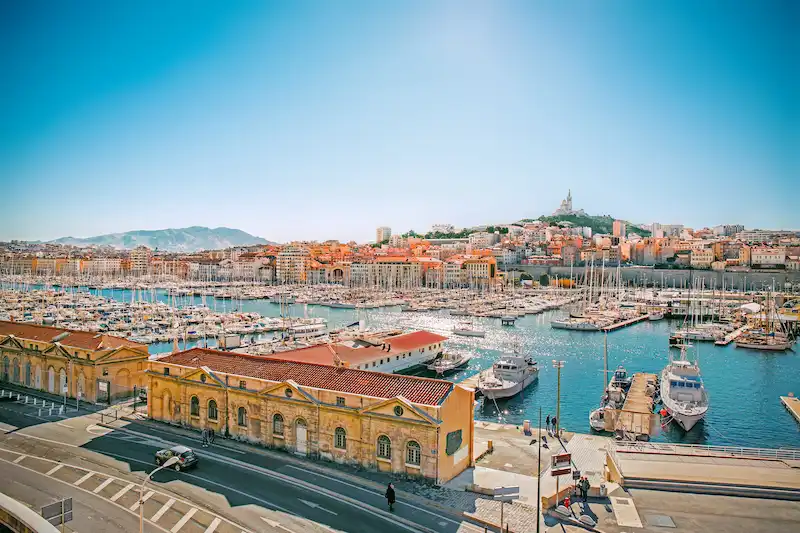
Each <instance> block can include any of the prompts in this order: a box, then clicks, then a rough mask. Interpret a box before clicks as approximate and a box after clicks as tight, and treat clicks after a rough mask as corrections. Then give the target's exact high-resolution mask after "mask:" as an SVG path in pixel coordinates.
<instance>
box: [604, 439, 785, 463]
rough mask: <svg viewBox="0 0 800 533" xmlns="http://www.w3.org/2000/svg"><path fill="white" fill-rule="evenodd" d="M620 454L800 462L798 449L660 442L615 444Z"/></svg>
mask: <svg viewBox="0 0 800 533" xmlns="http://www.w3.org/2000/svg"><path fill="white" fill-rule="evenodd" d="M614 447H615V449H616V451H618V452H639V453H662V454H669V455H695V456H703V457H743V458H749V459H773V460H781V461H798V460H800V449H798V448H747V447H744V446H709V445H703V444H668V443H658V442H624V441H623V442H615V443H614Z"/></svg>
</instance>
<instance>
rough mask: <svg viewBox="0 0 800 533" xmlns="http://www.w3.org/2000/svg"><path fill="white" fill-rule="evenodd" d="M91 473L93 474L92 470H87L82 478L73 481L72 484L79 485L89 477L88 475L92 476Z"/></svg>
mask: <svg viewBox="0 0 800 533" xmlns="http://www.w3.org/2000/svg"><path fill="white" fill-rule="evenodd" d="M93 475H94V472H89V473H88V474H86V475H85V476H83V477H82V478H80V479H79V480H78V481H76V482H75V483H73V485H75V486H76V487H77V486H78V485H80V484H81V483H83V482H84V481H86V480H87V479H89V478H90V477H92V476H93Z"/></svg>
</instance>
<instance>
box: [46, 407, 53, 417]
mask: <svg viewBox="0 0 800 533" xmlns="http://www.w3.org/2000/svg"><path fill="white" fill-rule="evenodd" d="M47 416H53V408H52V407H51V408H50V412H49V413H47Z"/></svg>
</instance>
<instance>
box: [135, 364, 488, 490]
mask: <svg viewBox="0 0 800 533" xmlns="http://www.w3.org/2000/svg"><path fill="white" fill-rule="evenodd" d="M149 366H150V368H149V370H148V372H147V374H148V386H149V393H148V405H147V407H148V414H149V416H150V417H151V418H153V419H155V420H160V421H164V422H168V423H173V424H179V425H183V426H189V427H193V428H196V429H201V428H211V429H214V431H215V432H217V433H218V434H225V433H227V434H229V435H230V436H231V437H232V438H236V439H239V440H243V441H249V442H252V443H257V444H262V445H265V446H268V447H272V448H284V449H288V450H290V451H292V452H294V453H297V454H300V455H309V456H314V457H320V458H323V459H327V460H331V461H337V462H342V463H353V464H359V465H362V466H364V467H366V468H372V469H377V470H380V471H385V472H393V473H398V474H407V475H410V476H420V477H424V478H428V479H430V480H432V481H435V482H437V483H444V482H446V481H448V480H449V479H452V478H453V477H454V476H456V475H457V474H459V473H460V472H461V471H463V470H464V469H465V468H467V467H469V466H472V463H473V460H472V457H473V401H474V393H473V391H471V390H469V389H465V388H463V387H461V386H458V385H455V384H453V383H451V382H449V381H444V380H438V379H427V378H417V377H410V376H401V375H396V374H384V373H380V372H371V371H364V370H355V369H352V368H347V367H345V366H329V365H319V364H313V363H301V362H296V361H285V360H278V359H274V358H264V357H259V356H253V355H246V354H237V353H230V352H221V351H217V350H209V349H203V348H193V349H190V350H187V351H183V352H179V353H175V354H172V355H168V356H166V357H163V358H160V359H157V360H153V361H150V364H149Z"/></svg>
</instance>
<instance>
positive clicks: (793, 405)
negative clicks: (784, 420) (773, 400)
mask: <svg viewBox="0 0 800 533" xmlns="http://www.w3.org/2000/svg"><path fill="white" fill-rule="evenodd" d="M789 394H791V393H789ZM781 403H782V404H783V406H784V407H786V409H788V410H789V412H790V413H792V416H793V417H794V419H795V420H797V421H798V422H800V398H797V397H796V396H791V395H790V396H781Z"/></svg>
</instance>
